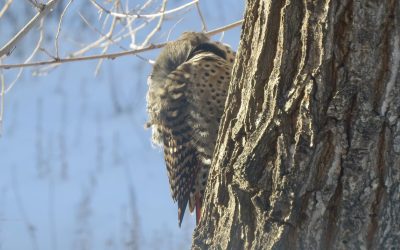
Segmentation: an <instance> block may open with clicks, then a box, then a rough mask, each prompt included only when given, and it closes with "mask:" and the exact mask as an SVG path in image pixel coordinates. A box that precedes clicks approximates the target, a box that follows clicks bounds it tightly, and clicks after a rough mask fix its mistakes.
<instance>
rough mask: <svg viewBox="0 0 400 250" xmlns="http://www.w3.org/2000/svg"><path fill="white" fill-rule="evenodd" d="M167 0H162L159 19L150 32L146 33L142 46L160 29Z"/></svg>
mask: <svg viewBox="0 0 400 250" xmlns="http://www.w3.org/2000/svg"><path fill="white" fill-rule="evenodd" d="M167 2H168V0H163V2H162V6H161V9H160V12H161V13H162V15H161V17H160V20H158V23H157V25H156V27H155V28H154V29H153V30H152V31H151V32H150V34H148V35H147V37H146V39H145V40H144V41H143V43H142V47H143V46H146V45H147V44H148V43H149V41H150V40H151V38H153V36H154V35H155V34H156V33H157V32H158V31H159V30H160V28H161V25H162V23H163V22H164V17H165V15H164V13H165V6H166V5H167Z"/></svg>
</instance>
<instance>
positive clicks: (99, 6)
mask: <svg viewBox="0 0 400 250" xmlns="http://www.w3.org/2000/svg"><path fill="white" fill-rule="evenodd" d="M198 1H199V0H194V1H192V2H190V3H187V4H184V5H182V6H179V7H177V8H175V9H172V10H167V11H165V12H162V13H161V12H160V13H156V14H143V15H142V14H125V13H118V12H113V11H110V10H107V9H106V8H104V7H103V6H101V5H100V4H99V3H97V2H96V1H95V0H90V2H91V3H92V4H93V5H94V6H95V7H96V8H98V9H99V10H100V11H104V12H105V13H107V14H109V15H111V16H116V17H120V18H127V17H136V18H153V17H159V16H162V15H169V14H172V13H175V12H177V11H180V10H182V9H185V8H186V7H189V6H191V5H193V4H196V3H197V2H198Z"/></svg>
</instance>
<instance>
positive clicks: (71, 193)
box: [0, 0, 244, 250]
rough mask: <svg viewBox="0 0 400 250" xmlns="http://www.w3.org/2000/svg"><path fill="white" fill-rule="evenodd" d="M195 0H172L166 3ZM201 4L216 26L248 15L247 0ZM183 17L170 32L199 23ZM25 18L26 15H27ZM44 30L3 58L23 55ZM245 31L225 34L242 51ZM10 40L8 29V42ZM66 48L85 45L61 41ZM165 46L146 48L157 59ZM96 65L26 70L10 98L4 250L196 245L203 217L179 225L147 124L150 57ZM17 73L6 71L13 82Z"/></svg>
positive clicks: (1, 185)
mask: <svg viewBox="0 0 400 250" xmlns="http://www.w3.org/2000/svg"><path fill="white" fill-rule="evenodd" d="M16 1H18V0H16ZM25 2H27V1H25ZM74 2H76V1H74ZM74 2H73V5H74ZM98 2H102V1H98ZM130 2H131V3H132V5H131V6H135V5H139V4H141V3H142V1H130ZM186 2H189V1H170V2H169V3H168V5H167V9H171V8H174V7H176V6H179V5H180V4H182V3H186ZM200 6H201V8H202V11H203V14H204V16H205V19H206V22H207V25H208V28H209V30H211V29H214V28H217V27H220V26H224V25H226V24H229V23H231V22H233V21H237V20H239V19H241V18H242V15H243V11H244V3H243V2H242V1H239V0H233V1H213V0H207V1H200ZM0 8H1V5H0ZM78 9H79V6H71V9H70V11H69V12H68V15H69V18H67V19H66V22H65V24H64V26H63V33H62V38H63V41H67V40H68V37H69V35H68V34H71V35H70V36H72V37H79V36H80V34H76V32H80V31H79V30H78V29H76V23H74V20H75V19H76V18H78V17H77V14H76V11H77V10H78ZM86 12H90V10H86ZM93 12H94V14H95V15H97V12H96V10H94V9H93ZM181 17H183V14H177V15H176V16H173V17H172V19H168V20H167V21H166V22H165V24H164V25H163V27H162V29H161V31H160V32H159V33H158V34H157V35H156V36H155V37H154V40H153V41H152V42H153V43H158V42H164V41H165V40H166V34H167V33H168V31H169V28H170V27H172V26H173V25H174V24H175V23H176V21H177V20H178V19H180V18H181ZM184 17H185V18H184V19H183V21H181V22H180V23H179V24H177V25H176V27H175V28H174V29H173V31H172V32H171V39H175V38H176V37H178V36H179V34H180V33H181V32H182V31H188V30H194V31H200V29H201V23H200V21H199V18H198V15H197V12H196V11H195V10H194V9H192V10H191V11H189V12H187V13H186V14H184ZM18 18H20V19H21V20H19V22H20V23H23V22H24V21H25V20H26V19H27V18H28V17H26V16H23V15H21V16H20V17H18ZM94 20H97V19H94ZM0 22H1V19H0ZM0 27H1V25H0ZM48 27H50V28H52V27H54V25H53V26H52V25H51V24H50V25H49V26H48ZM3 28H4V27H3ZM35 32H37V30H32V31H31V33H32V34H31V33H30V34H28V36H27V37H26V38H25V39H24V41H22V42H23V43H22V44H24V45H23V46H24V47H22V48H19V47H17V48H16V50H15V51H14V52H13V55H12V56H11V57H10V58H7V59H6V60H5V61H3V63H10V62H18V61H21V60H22V59H21V57H20V55H25V54H26V53H28V52H29V43H30V39H31V40H34V38H35V34H34V33H35ZM146 32H147V33H148V29H147V30H144V31H143V34H142V35H140V36H139V37H138V39H142V37H143V36H144V35H145V34H146ZM81 36H82V37H84V38H82V39H86V40H85V41H90V39H91V37H92V36H93V40H95V39H96V38H97V37H98V34H95V33H93V32H92V31H90V30H85V32H84V33H83V34H81ZM214 38H215V39H219V38H220V36H216V37H214ZM239 38H240V28H235V29H233V30H231V31H228V32H226V34H225V36H224V38H223V41H224V42H226V43H228V44H231V46H232V47H233V48H235V49H236V48H237V46H238V43H239ZM5 40H6V39H5V38H4V37H2V38H1V40H0V41H1V44H4V42H5ZM125 43H126V45H128V44H129V41H128V40H127V41H125ZM46 45H49V46H52V42H49V43H46ZM61 48H62V53H63V54H66V53H67V52H68V51H72V50H73V49H74V48H75V49H76V48H78V47H76V46H75V47H73V45H71V44H68V43H65V44H64V43H61ZM18 50H21V51H18ZM25 50H27V51H28V52H24V51H25ZM49 51H51V49H49ZM24 53H25V54H24ZM158 53H159V51H158V50H157V51H151V52H147V53H143V54H142V56H145V57H147V58H150V59H155V57H156V55H157V54H158ZM41 58H44V56H43V55H42V56H41ZM96 64H97V62H95V61H92V62H79V63H70V64H65V65H61V66H60V67H58V68H56V69H53V70H51V71H50V72H48V74H45V75H41V76H35V74H34V73H35V72H36V71H35V69H27V70H25V71H24V73H23V75H22V77H21V78H20V80H19V81H18V82H17V84H16V85H15V86H14V87H13V88H12V90H11V91H10V92H9V93H8V94H7V95H6V96H5V114H4V117H3V118H4V124H3V129H2V136H1V137H0V249H5V250H9V249H10V250H14V249H15V250H18V249H132V248H133V246H134V245H135V244H136V245H137V246H138V247H139V249H187V248H188V246H189V244H190V240H191V234H192V231H193V228H194V221H195V218H194V216H190V215H189V214H186V216H185V219H184V222H183V226H182V228H178V225H177V208H176V204H174V203H173V202H172V198H171V196H170V191H169V185H168V179H167V175H166V169H165V164H164V160H163V155H162V151H161V149H159V148H154V147H153V146H152V145H151V141H150V137H151V133H150V131H149V130H145V129H144V124H145V122H146V117H147V116H146V103H145V96H146V91H147V84H146V81H147V76H148V75H149V73H150V71H151V65H149V64H147V63H146V62H143V61H141V60H139V59H138V58H136V57H134V56H128V57H123V58H117V59H115V60H112V61H105V62H104V64H103V65H102V67H101V70H100V72H99V74H98V75H97V76H95V75H94V71H95V68H96ZM15 73H16V70H13V71H11V70H7V71H6V72H5V76H6V82H7V81H11V80H12V79H13V76H14V75H15ZM28 225H31V226H32V227H31V229H29V228H28ZM32 228H33V230H32ZM32 232H33V233H32ZM132 235H136V236H134V237H133V238H134V242H133V243H132V242H131V240H132ZM135 237H136V238H135Z"/></svg>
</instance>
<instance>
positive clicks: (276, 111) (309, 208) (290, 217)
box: [193, 0, 400, 249]
mask: <svg viewBox="0 0 400 250" xmlns="http://www.w3.org/2000/svg"><path fill="white" fill-rule="evenodd" d="M399 65H400V2H399V1H398V0H387V1H385V0H382V1H368V0H354V1H351V0H341V1H329V0H321V1H307V0H304V1H298V0H286V1H283V0H269V1H268V0H264V1H263V0H249V1H248V4H247V10H246V13H245V22H244V25H243V34H242V37H241V44H240V48H239V51H238V55H237V61H236V63H235V66H234V72H233V78H232V82H231V86H230V89H229V96H228V100H227V103H228V104H229V105H227V106H226V110H225V115H224V118H223V119H222V124H221V127H220V132H219V134H220V135H219V138H218V144H217V146H216V149H215V155H214V159H213V168H212V170H211V172H210V176H209V182H208V187H207V192H206V197H205V207H204V209H203V215H202V220H201V223H200V225H199V226H198V227H197V229H196V230H195V233H194V241H193V249H391V248H393V249H399V248H400V184H399V183H400V119H399V114H400V74H398V73H399V71H400V70H399Z"/></svg>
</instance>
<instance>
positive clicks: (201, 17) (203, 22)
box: [196, 2, 207, 32]
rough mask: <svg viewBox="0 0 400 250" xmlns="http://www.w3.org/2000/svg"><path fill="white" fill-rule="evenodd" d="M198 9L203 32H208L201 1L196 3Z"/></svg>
mask: <svg viewBox="0 0 400 250" xmlns="http://www.w3.org/2000/svg"><path fill="white" fill-rule="evenodd" d="M196 9H197V12H198V13H199V16H200V19H201V25H202V27H201V30H202V31H203V32H206V31H207V25H206V21H205V20H204V17H203V14H202V13H201V9H200V5H199V2H197V3H196Z"/></svg>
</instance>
